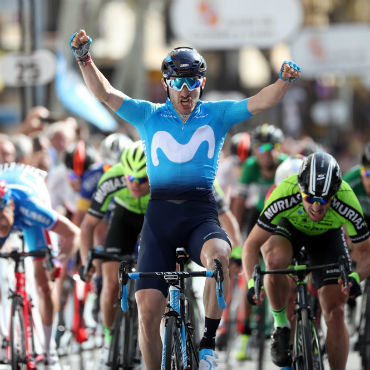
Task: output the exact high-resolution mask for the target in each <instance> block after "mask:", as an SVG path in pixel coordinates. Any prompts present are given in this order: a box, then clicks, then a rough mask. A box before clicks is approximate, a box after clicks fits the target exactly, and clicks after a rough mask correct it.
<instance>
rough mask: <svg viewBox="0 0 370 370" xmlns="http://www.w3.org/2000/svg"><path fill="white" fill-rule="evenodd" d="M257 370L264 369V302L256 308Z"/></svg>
mask: <svg viewBox="0 0 370 370" xmlns="http://www.w3.org/2000/svg"><path fill="white" fill-rule="evenodd" d="M257 315H258V319H257V320H258V321H257V348H258V358H257V370H263V368H264V356H265V342H266V334H265V331H266V300H265V301H264V302H263V303H262V304H261V305H259V306H258V308H257Z"/></svg>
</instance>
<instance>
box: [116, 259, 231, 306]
mask: <svg viewBox="0 0 370 370" xmlns="http://www.w3.org/2000/svg"><path fill="white" fill-rule="evenodd" d="M214 262H215V269H214V270H206V271H174V272H172V271H171V272H131V273H130V272H127V266H126V263H125V262H124V261H123V262H121V264H120V266H119V270H118V281H119V292H120V300H121V309H122V311H127V310H128V309H129V307H128V298H127V283H128V281H129V280H135V279H145V278H155V279H162V280H164V281H166V283H168V284H170V285H176V284H177V283H178V281H179V280H181V279H187V278H192V277H206V278H214V279H215V280H216V294H217V302H218V305H219V306H220V308H222V309H224V308H225V307H226V302H225V297H224V292H223V281H224V276H223V270H222V265H221V262H220V261H219V260H218V259H215V260H214Z"/></svg>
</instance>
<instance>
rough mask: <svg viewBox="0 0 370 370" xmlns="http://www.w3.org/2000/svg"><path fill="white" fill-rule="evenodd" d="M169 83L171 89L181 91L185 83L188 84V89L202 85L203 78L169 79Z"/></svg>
mask: <svg viewBox="0 0 370 370" xmlns="http://www.w3.org/2000/svg"><path fill="white" fill-rule="evenodd" d="M167 83H168V86H169V87H170V88H171V89H174V90H177V91H181V90H182V88H183V87H184V85H186V86H187V88H188V90H190V91H191V90H194V89H196V88H197V87H199V86H200V85H201V83H202V79H199V78H194V77H187V78H175V79H173V80H167Z"/></svg>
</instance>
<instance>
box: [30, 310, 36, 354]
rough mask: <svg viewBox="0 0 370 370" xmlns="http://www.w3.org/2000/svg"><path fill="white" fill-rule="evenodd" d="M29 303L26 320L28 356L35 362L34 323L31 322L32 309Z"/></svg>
mask: <svg viewBox="0 0 370 370" xmlns="http://www.w3.org/2000/svg"><path fill="white" fill-rule="evenodd" d="M31 307H32V306H31V303H29V304H28V319H29V328H28V330H29V335H30V337H29V338H30V339H29V340H30V342H29V349H30V354H31V356H32V359H33V360H35V359H36V357H37V352H36V342H35V332H34V330H35V323H34V321H33V316H32V308H31Z"/></svg>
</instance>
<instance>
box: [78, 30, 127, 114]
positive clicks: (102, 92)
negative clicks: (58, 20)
mask: <svg viewBox="0 0 370 370" xmlns="http://www.w3.org/2000/svg"><path fill="white" fill-rule="evenodd" d="M88 41H89V36H88V35H87V34H86V32H85V30H80V31H79V32H78V33H77V34H76V35H75V37H74V38H73V40H72V42H71V45H72V46H73V47H75V48H78V47H79V46H80V45H82V44H84V43H87V42H88ZM80 69H81V72H82V76H83V78H84V80H85V83H86V85H87V87H88V88H89V89H90V91H91V92H92V93H93V94H94V95H95V97H96V98H97V99H98V100H99V101H101V102H102V103H105V104H106V105H107V106H108V107H109V108H111V109H112V110H114V111H116V110H117V109H118V108H119V107H120V106H121V105H122V103H123V100H124V94H123V93H122V92H121V91H119V90H117V89H115V88H114V87H113V86H112V85H111V84H110V83H109V81H108V80H107V79H106V78H105V77H104V75H103V74H102V73H101V72H100V71H99V69H98V68H97V67H96V65H95V64H94V62H93V61H91V63H89V64H87V63H86V64H85V65H80Z"/></svg>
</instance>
